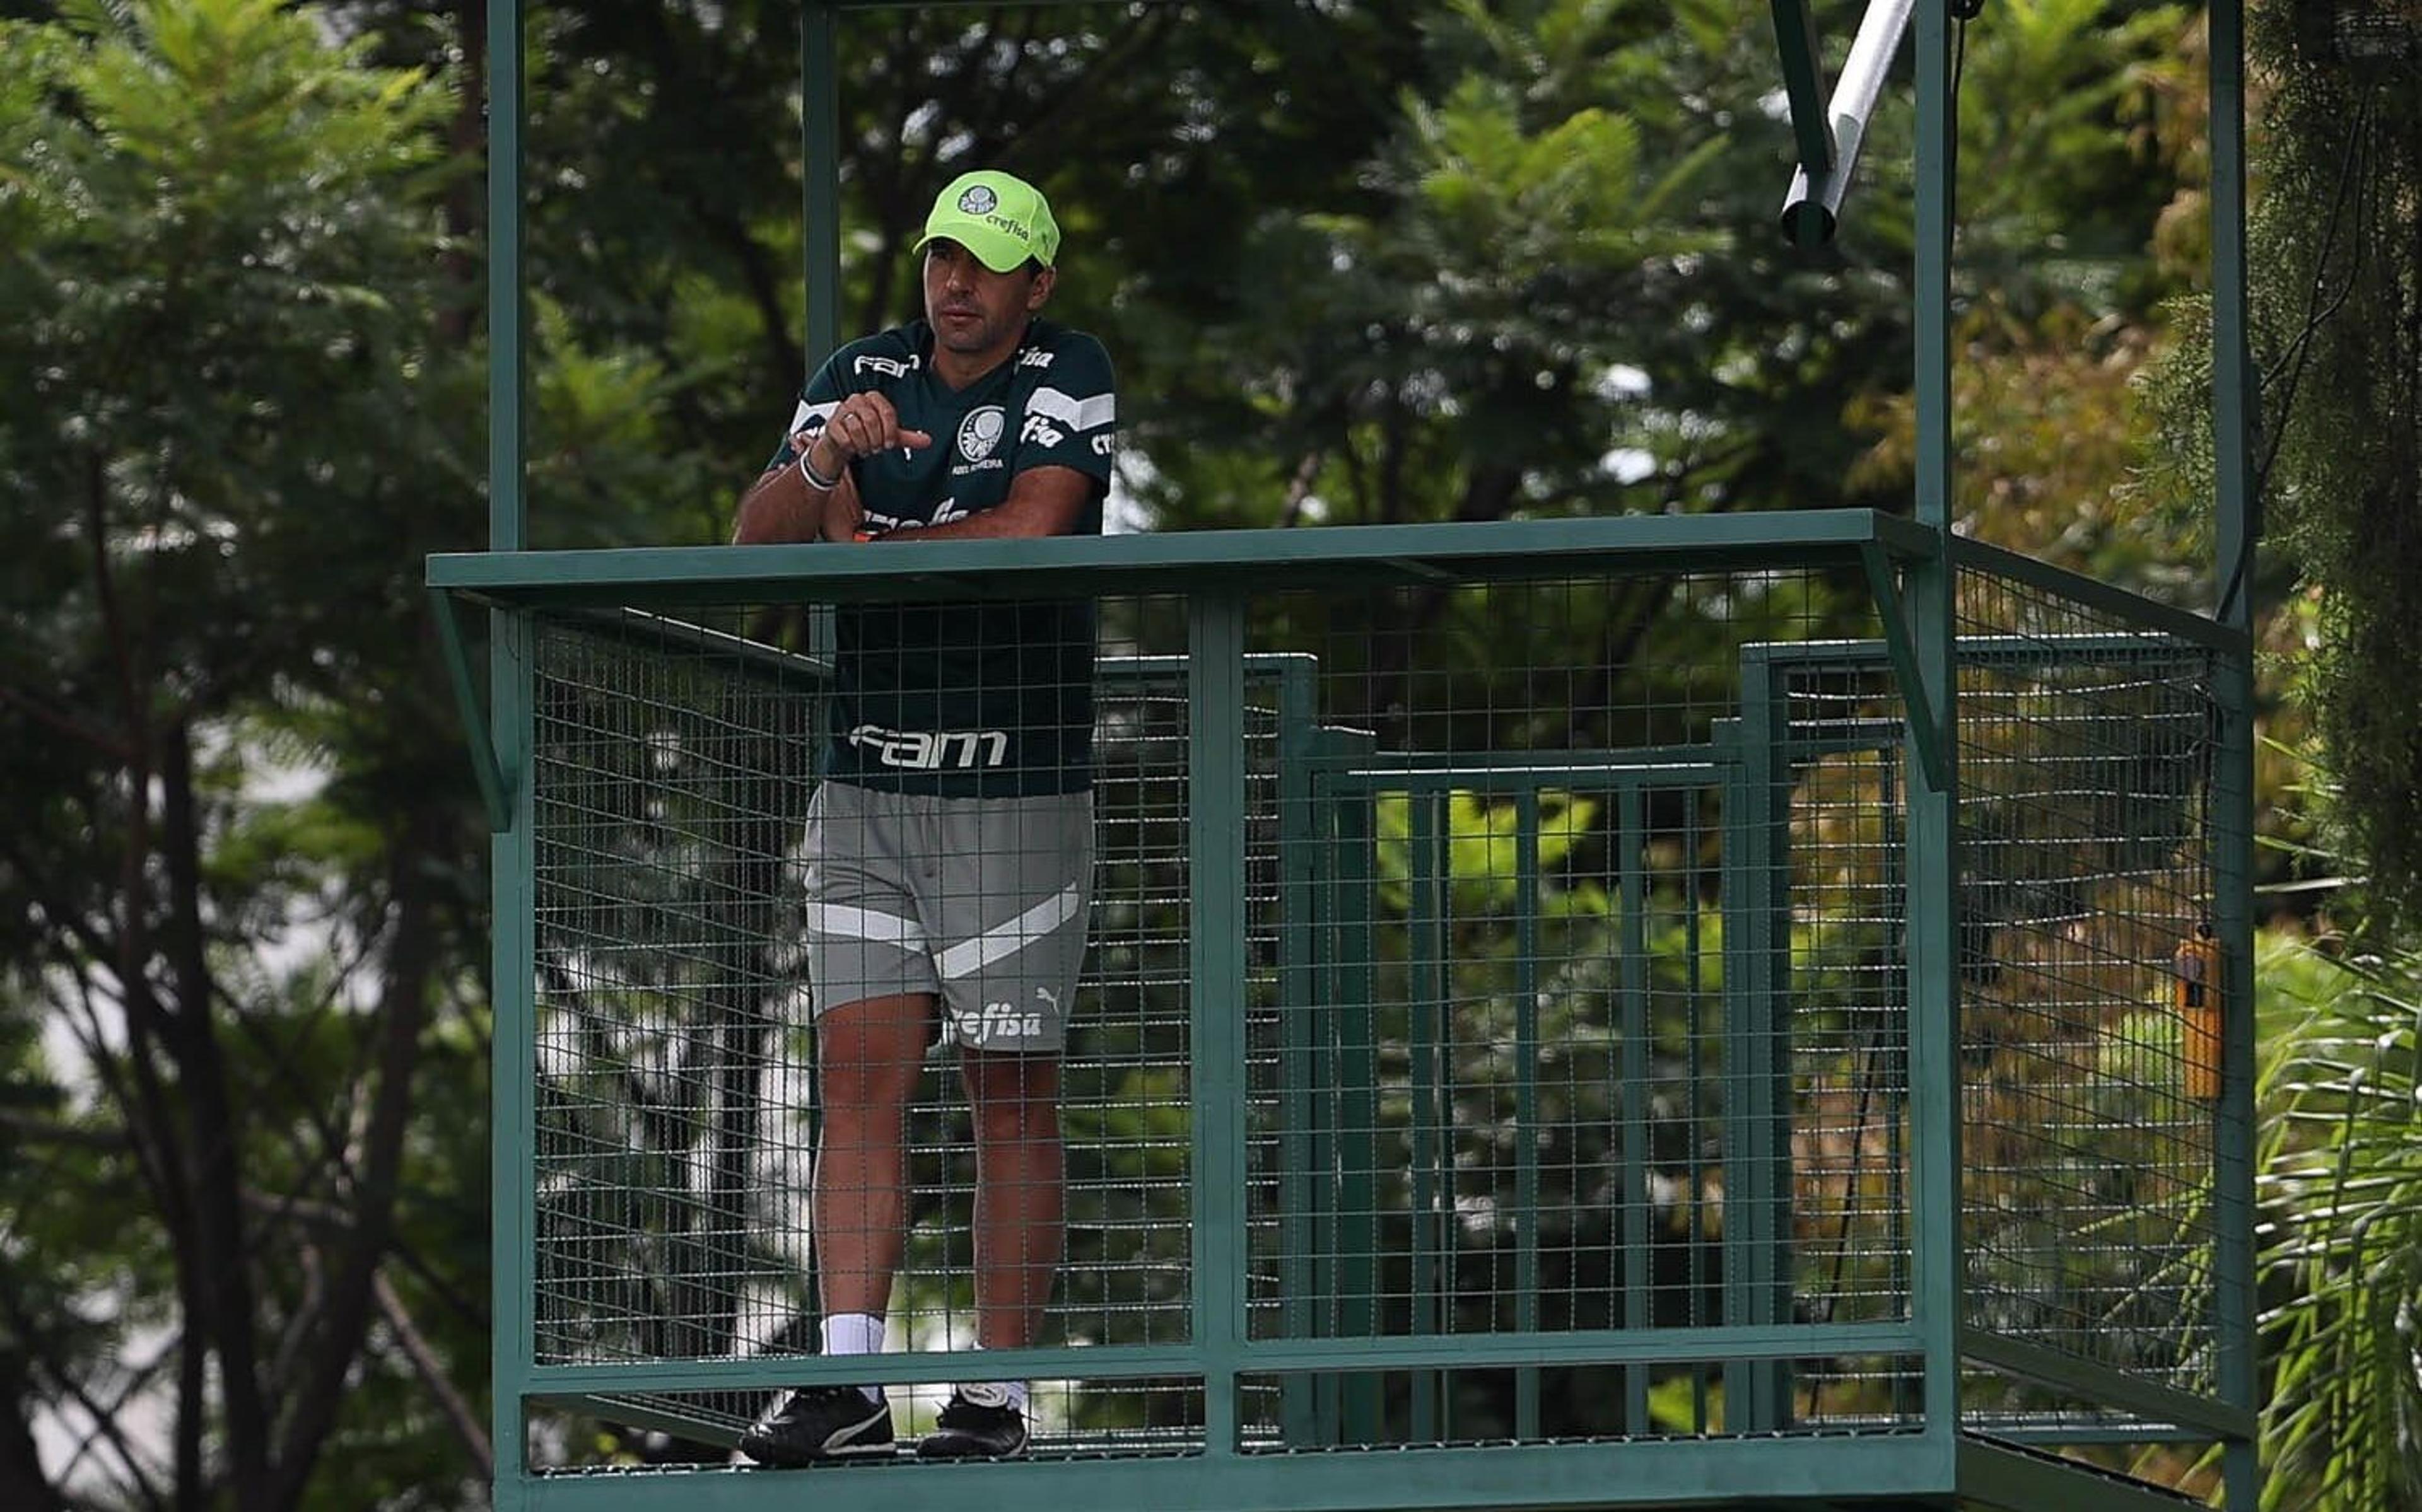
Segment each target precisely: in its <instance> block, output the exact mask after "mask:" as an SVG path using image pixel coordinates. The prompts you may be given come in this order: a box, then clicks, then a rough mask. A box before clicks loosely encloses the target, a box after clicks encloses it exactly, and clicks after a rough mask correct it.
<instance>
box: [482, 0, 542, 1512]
mask: <svg viewBox="0 0 2422 1512" xmlns="http://www.w3.org/2000/svg"><path fill="white" fill-rule="evenodd" d="M487 47H488V549H489V550H490V551H492V552H516V551H519V550H521V549H522V546H523V544H524V540H525V526H526V521H525V518H524V501H523V496H522V472H523V460H524V457H525V454H526V442H525V440H524V437H523V434H522V422H523V415H524V406H525V397H526V395H527V390H528V379H527V365H526V363H525V361H524V342H523V339H522V325H523V318H524V315H525V313H526V304H525V296H524V292H523V288H522V113H523V105H522V97H523V86H524V84H525V82H526V72H525V67H524V58H523V52H522V6H521V0H490V4H489V6H488V38H487ZM529 652H530V621H529V616H527V614H519V613H511V612H508V611H505V610H501V609H499V610H493V611H491V612H490V614H489V616H488V667H489V677H488V687H489V694H488V698H489V720H488V725H489V729H490V731H491V732H492V734H493V736H494V737H495V740H496V741H497V742H499V743H498V745H497V746H496V748H495V754H494V756H493V759H494V761H495V765H496V768H497V772H496V776H497V778H498V781H499V783H500V786H501V787H502V793H501V794H500V795H499V796H500V797H504V798H506V799H507V800H508V803H507V805H506V807H505V811H504V815H503V817H504V818H505V820H506V822H505V824H504V825H503V826H502V827H500V828H498V829H497V830H496V831H495V835H494V838H493V840H492V842H491V844H490V848H489V856H490V863H489V865H490V868H491V869H490V874H489V889H490V891H489V896H490V907H491V909H492V911H493V913H494V923H493V927H492V935H491V939H490V950H491V953H492V954H491V959H492V965H491V967H490V974H489V982H488V991H489V1003H490V1010H491V1021H492V1032H493V1037H494V1044H495V1048H494V1052H493V1064H492V1067H491V1071H490V1076H491V1083H490V1087H489V1108H490V1117H491V1122H490V1129H489V1136H488V1149H489V1180H490V1182H491V1189H490V1190H491V1192H493V1196H492V1198H491V1201H492V1203H493V1205H494V1208H495V1217H494V1222H493V1224H492V1225H491V1230H492V1231H491V1234H490V1237H489V1244H490V1255H491V1260H490V1274H491V1281H490V1286H491V1288H492V1297H491V1301H490V1303H489V1306H490V1309H491V1316H492V1317H494V1318H495V1336H494V1337H493V1338H492V1339H491V1341H490V1345H489V1348H490V1349H491V1350H492V1351H493V1352H492V1354H491V1356H490V1361H489V1374H490V1389H491V1401H490V1409H489V1411H490V1423H489V1434H488V1436H489V1442H491V1443H493V1444H494V1445H495V1475H494V1481H493V1488H492V1491H491V1497H492V1500H493V1502H494V1504H495V1507H496V1512H522V1508H523V1507H525V1506H526V1505H527V1494H526V1493H527V1476H528V1465H527V1439H528V1433H527V1428H526V1426H525V1418H524V1411H525V1409H524V1395H525V1393H526V1391H527V1386H528V1380H529V1370H530V1366H531V1364H532V1363H533V1362H534V1360H535V1358H536V1355H535V1353H534V1351H535V1348H536V1341H535V1338H534V1336H533V1333H532V1319H531V1317H530V1313H531V1308H530V1299H531V1296H532V1278H531V1274H530V1257H531V1255H533V1254H534V1253H535V1250H536V1244H535V1238H536V1236H535V1233H534V1231H533V1215H532V1211H531V1208H532V1206H533V1197H534V1192H533V1189H532V1180H533V1175H532V1170H531V1165H530V1156H531V1141H532V1137H533V1136H532V1131H531V1121H532V1119H533V1117H534V1116H535V1113H534V1110H533V1108H532V1106H531V1102H532V1099H531V1098H530V1096H529V1087H530V1084H531V1077H532V1075H533V1074H534V1070H535V1068H534V1065H533V1058H534V1045H533V1030H532V1024H531V1006H532V1005H531V995H532V985H533V984H532V977H531V972H530V959H531V941H530V927H531V923H532V920H531V918H530V897H529V883H530V863H531V860H532V857H531V854H530V825H529V804H530V784H529V781H528V771H529V759H530V728H529V676H530V656H529Z"/></svg>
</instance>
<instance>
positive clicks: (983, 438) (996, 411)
mask: <svg viewBox="0 0 2422 1512" xmlns="http://www.w3.org/2000/svg"><path fill="white" fill-rule="evenodd" d="M1007 429H1009V416H1008V415H1007V414H1006V413H1003V411H1002V410H1001V407H1000V406H999V405H998V404H987V405H985V406H984V407H983V409H980V410H972V411H969V412H968V413H967V418H966V419H964V420H962V421H960V422H959V455H960V456H962V457H964V458H966V459H967V460H968V461H971V462H980V461H983V460H984V459H985V458H987V457H990V456H991V455H992V453H993V448H994V447H996V446H998V445H999V444H1000V438H1001V433H1002V432H1003V431H1005V430H1007Z"/></svg>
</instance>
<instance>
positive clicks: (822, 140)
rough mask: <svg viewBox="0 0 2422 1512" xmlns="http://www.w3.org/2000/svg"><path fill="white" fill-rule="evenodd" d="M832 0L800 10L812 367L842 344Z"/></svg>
mask: <svg viewBox="0 0 2422 1512" xmlns="http://www.w3.org/2000/svg"><path fill="white" fill-rule="evenodd" d="M834 33H835V7H834V3H833V0H806V3H805V4H804V5H803V6H802V7H801V8H800V11H799V132H800V136H801V145H802V148H804V152H803V156H802V159H801V162H802V164H803V165H804V167H805V170H806V171H805V173H804V174H803V175H802V178H803V179H804V181H805V195H804V197H805V201H806V203H805V204H804V205H803V206H802V207H801V209H802V216H803V219H802V221H801V225H802V226H803V227H804V232H805V234H804V235H803V237H802V238H801V244H802V250H803V253H804V257H803V258H802V260H803V262H804V263H805V267H806V277H807V295H808V303H807V311H808V329H807V352H808V371H807V374H804V375H802V376H803V377H805V376H810V375H812V374H813V373H814V372H815V370H816V367H817V366H818V365H819V364H821V363H823V361H824V360H825V359H826V357H829V356H831V355H832V354H833V351H835V350H836V349H837V348H839V347H840V346H841V51H840V43H839V40H838V39H836V37H835V35H834Z"/></svg>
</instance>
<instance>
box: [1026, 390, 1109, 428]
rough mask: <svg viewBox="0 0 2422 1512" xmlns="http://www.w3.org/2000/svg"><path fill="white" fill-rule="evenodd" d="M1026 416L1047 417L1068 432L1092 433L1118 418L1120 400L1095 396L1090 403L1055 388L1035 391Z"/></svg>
mask: <svg viewBox="0 0 2422 1512" xmlns="http://www.w3.org/2000/svg"><path fill="white" fill-rule="evenodd" d="M1026 413H1029V414H1041V415H1047V416H1049V417H1050V418H1052V419H1054V420H1057V421H1059V422H1060V423H1061V424H1062V425H1064V426H1066V427H1067V428H1068V429H1071V430H1091V429H1093V428H1094V427H1095V426H1105V425H1109V423H1110V422H1111V421H1113V420H1115V419H1117V418H1118V417H1119V397H1118V396H1117V395H1115V394H1097V395H1095V396H1094V397H1092V398H1090V399H1080V398H1077V397H1074V396H1072V395H1067V394H1062V392H1060V391H1059V390H1058V389H1056V388H1038V389H1036V390H1035V391H1034V397H1032V398H1030V399H1028V400H1027V401H1026Z"/></svg>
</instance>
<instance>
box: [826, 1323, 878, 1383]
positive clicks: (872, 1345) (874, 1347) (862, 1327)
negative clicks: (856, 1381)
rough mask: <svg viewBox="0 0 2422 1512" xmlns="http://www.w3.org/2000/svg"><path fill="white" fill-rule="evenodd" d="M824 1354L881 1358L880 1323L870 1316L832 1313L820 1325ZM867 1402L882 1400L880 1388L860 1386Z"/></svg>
mask: <svg viewBox="0 0 2422 1512" xmlns="http://www.w3.org/2000/svg"><path fill="white" fill-rule="evenodd" d="M820 1327H821V1331H822V1333H823V1337H824V1352H825V1353H826V1354H881V1353H882V1352H883V1319H881V1318H880V1317H875V1316H874V1315H873V1313H833V1314H829V1315H827V1316H826V1318H825V1320H824V1322H823V1323H822V1324H821V1325H820ZM858 1390H859V1391H862V1392H864V1393H866V1399H867V1400H868V1401H870V1402H879V1401H881V1400H883V1388H882V1387H880V1386H860V1387H859V1388H858Z"/></svg>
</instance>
